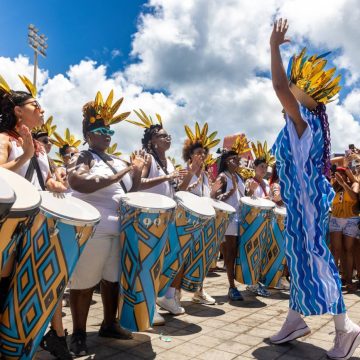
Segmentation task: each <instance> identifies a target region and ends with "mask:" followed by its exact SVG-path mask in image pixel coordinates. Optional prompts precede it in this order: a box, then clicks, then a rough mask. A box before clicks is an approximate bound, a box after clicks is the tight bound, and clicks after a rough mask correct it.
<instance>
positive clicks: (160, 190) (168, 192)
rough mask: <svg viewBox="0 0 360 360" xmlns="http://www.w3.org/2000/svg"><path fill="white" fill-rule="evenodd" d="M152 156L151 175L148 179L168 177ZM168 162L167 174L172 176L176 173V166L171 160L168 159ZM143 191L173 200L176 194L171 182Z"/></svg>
mask: <svg viewBox="0 0 360 360" xmlns="http://www.w3.org/2000/svg"><path fill="white" fill-rule="evenodd" d="M150 156H151V166H150V171H149V175H148V177H147V178H148V179H153V178H156V177H159V176H165V175H167V174H165V172H164V170H163V169H162V168H161V167H160V166H159V165H158V163H157V162H156V160H155V158H154V157H153V156H152V155H150ZM166 161H167V172H168V173H169V174H171V173H172V172H174V171H175V168H174V165H173V164H172V162H171V161H170V160H169V159H166ZM141 191H143V192H151V193H155V194H160V195H165V196H168V197H171V198H173V197H174V194H175V189H174V187H173V186H172V185H171V184H170V182H169V181H164V182H162V183H161V184H158V185H155V186H153V187H151V188H149V189H146V190H141Z"/></svg>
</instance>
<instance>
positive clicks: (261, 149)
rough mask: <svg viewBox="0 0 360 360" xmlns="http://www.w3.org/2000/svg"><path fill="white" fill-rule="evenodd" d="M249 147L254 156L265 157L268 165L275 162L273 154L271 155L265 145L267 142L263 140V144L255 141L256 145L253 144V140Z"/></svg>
mask: <svg viewBox="0 0 360 360" xmlns="http://www.w3.org/2000/svg"><path fill="white" fill-rule="evenodd" d="M251 148H252V150H253V152H254V154H255V158H256V159H258V158H261V157H263V158H265V161H266V163H267V164H268V166H273V165H274V164H275V156H273V155H272V154H271V153H270V151H269V150H268V147H267V142H266V141H265V142H264V145H262V144H261V142H260V141H258V142H257V145H255V144H254V143H253V142H251Z"/></svg>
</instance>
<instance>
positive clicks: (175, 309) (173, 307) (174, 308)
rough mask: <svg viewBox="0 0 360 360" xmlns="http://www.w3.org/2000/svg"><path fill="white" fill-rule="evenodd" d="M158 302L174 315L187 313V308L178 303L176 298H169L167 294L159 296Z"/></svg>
mask: <svg viewBox="0 0 360 360" xmlns="http://www.w3.org/2000/svg"><path fill="white" fill-rule="evenodd" d="M156 303H157V304H158V305H159V306H160V307H161V308H163V309H164V310H166V311H168V312H169V313H171V314H173V315H181V314H184V313H185V309H184V308H183V307H181V306H179V305H178V303H177V302H176V299H174V298H172V299H167V298H166V297H165V296H163V297H160V298H157V301H156Z"/></svg>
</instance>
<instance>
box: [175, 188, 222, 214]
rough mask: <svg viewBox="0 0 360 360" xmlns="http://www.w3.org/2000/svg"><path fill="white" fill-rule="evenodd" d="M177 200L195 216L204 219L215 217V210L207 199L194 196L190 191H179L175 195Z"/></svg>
mask: <svg viewBox="0 0 360 360" xmlns="http://www.w3.org/2000/svg"><path fill="white" fill-rule="evenodd" d="M175 198H176V200H177V201H179V202H180V203H181V205H182V206H184V208H185V209H187V210H189V211H191V212H193V213H195V214H198V215H200V216H202V217H213V216H215V210H214V208H213V207H212V206H211V205H210V202H209V201H208V200H206V198H203V197H200V196H197V195H194V194H192V193H190V192H188V191H178V192H177V193H176V194H175Z"/></svg>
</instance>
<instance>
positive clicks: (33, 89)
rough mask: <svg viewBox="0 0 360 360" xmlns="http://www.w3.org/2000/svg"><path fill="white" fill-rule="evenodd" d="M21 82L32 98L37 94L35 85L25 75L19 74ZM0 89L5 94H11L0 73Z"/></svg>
mask: <svg viewBox="0 0 360 360" xmlns="http://www.w3.org/2000/svg"><path fill="white" fill-rule="evenodd" d="M19 78H20V80H21V82H22V83H23V84H24V85H25V87H26V89H27V90H28V91H29V93H30V94H31V96H32V97H33V98H35V97H36V95H37V90H36V86H35V85H34V84H33V83H32V82H31V81H30V80H29V79H28V78H27V77H26V76H25V75H19ZM0 89H1V90H2V91H4V92H5V93H7V94H11V91H12V90H11V88H10V86H9V84H8V83H7V82H6V81H5V79H4V78H3V77H2V76H1V75H0Z"/></svg>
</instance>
